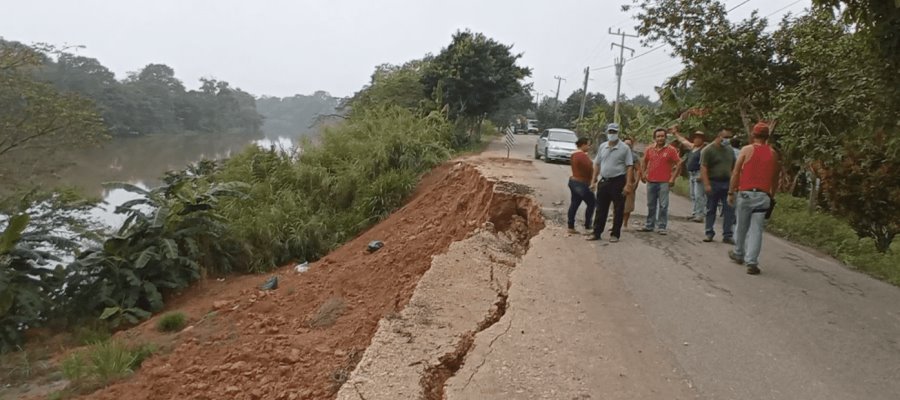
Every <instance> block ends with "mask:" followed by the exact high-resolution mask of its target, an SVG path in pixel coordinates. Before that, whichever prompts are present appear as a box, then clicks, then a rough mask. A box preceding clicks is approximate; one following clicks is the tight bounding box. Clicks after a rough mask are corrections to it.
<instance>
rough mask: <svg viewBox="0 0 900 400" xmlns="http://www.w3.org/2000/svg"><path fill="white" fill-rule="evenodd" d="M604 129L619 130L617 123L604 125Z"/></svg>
mask: <svg viewBox="0 0 900 400" xmlns="http://www.w3.org/2000/svg"><path fill="white" fill-rule="evenodd" d="M606 131H607V132H609V131H616V132H618V131H619V124H616V123H612V124H609V125H606Z"/></svg>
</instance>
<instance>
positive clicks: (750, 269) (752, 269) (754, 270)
mask: <svg viewBox="0 0 900 400" xmlns="http://www.w3.org/2000/svg"><path fill="white" fill-rule="evenodd" d="M760 272H762V271H760V270H759V267H757V266H756V265H753V264H750V265H748V266H747V275H759V273H760Z"/></svg>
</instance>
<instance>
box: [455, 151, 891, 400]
mask: <svg viewBox="0 0 900 400" xmlns="http://www.w3.org/2000/svg"><path fill="white" fill-rule="evenodd" d="M516 138H517V144H516V145H515V146H514V148H513V149H512V151H511V155H512V157H513V158H520V159H532V157H533V149H534V142H535V140H536V137H535V136H517V137H516ZM489 154H494V155H496V156H501V155H502V156H505V155H506V150H505V148H503V147H502V145H501V144H500V143H495V144H493V145H492V147H491V149H490V151H489ZM569 174H570V169H569V166H568V165H564V164H546V163H544V162H543V161H535V162H534V163H533V164H532V166H531V167H530V168H521V167H519V170H518V171H498V172H497V176H499V177H504V178H505V179H509V180H514V181H519V182H521V183H525V184H528V185H530V186H532V187H534V188H535V189H536V194H535V196H536V197H537V198H538V199H539V200H540V201H541V203H542V204H543V207H544V213H545V215H547V216H548V217H549V218H548V219H550V220H551V224H550V226H549V227H548V228H547V229H545V231H544V232H542V233H541V234H540V235H539V236H537V237H536V238H535V239H534V245H533V248H532V250H531V251H530V252H529V253H528V255H526V257H525V259H524V260H523V262H522V264H521V265H520V266H519V267H518V268H517V270H516V271H515V272H514V273H513V276H512V288H511V289H510V298H509V303H510V306H509V311H508V312H507V314H506V315H505V316H504V317H503V319H501V320H500V322H498V323H497V324H496V325H495V326H494V327H492V328H491V329H488V330H486V331H484V332H482V334H480V335H479V337H478V338H476V350H475V352H474V354H473V355H472V356H471V357H472V360H473V361H471V362H470V361H467V362H466V365H464V366H463V368H462V369H461V370H460V371H459V372H458V373H457V376H456V377H454V378H453V379H451V380H450V381H449V382H448V398H451V399H453V398H567V399H572V398H593V399H600V398H602V399H609V398H623V399H624V398H634V399H650V398H654V399H655V398H659V399H672V398H704V399H748V400H749V399H786V400H788V399H790V400H795V399H816V400H830V399H835V400H846V399H872V400H874V399H885V400H888V399H891V400H896V399H900V288H897V287H893V286H891V285H888V284H885V283H883V282H880V281H878V280H875V279H873V278H870V277H869V276H867V275H864V274H862V273H858V272H856V271H853V270H852V269H851V268H849V267H847V266H845V265H842V264H841V263H839V262H837V261H835V260H833V259H831V258H829V257H826V256H824V255H821V254H818V253H816V252H815V251H812V250H809V249H806V248H803V247H801V246H797V245H794V244H792V243H789V242H787V241H785V240H781V239H779V238H777V237H775V236H772V235H768V234H767V235H766V236H765V238H764V242H763V253H762V255H761V258H760V267H761V268H762V270H763V273H762V274H761V275H759V276H750V275H747V274H745V272H744V268H743V267H741V266H738V265H735V264H732V263H731V262H730V261H729V260H728V258H727V256H726V252H727V250H728V249H729V248H730V247H729V246H728V245H726V244H723V243H721V242H714V243H703V242H702V241H701V239H702V238H703V226H702V224H698V223H692V222H687V221H686V220H685V216H687V215H689V214H690V211H689V210H690V203H689V201H688V200H687V199H685V198H682V197H679V196H676V195H674V194H673V195H672V197H671V200H670V222H669V235H668V236H661V235H658V234H656V233H639V232H636V231H635V228H636V226H635V225H632V226H630V227H629V229H628V230H626V231H625V232H624V233H623V237H622V241H621V242H619V243H612V244H611V243H607V242H602V243H596V242H594V243H589V242H585V241H583V240H582V239H581V238H579V237H568V235H565V234H564V233H563V232H564V231H563V226H561V225H562V224H563V223H564V215H565V210H566V208H567V207H568V197H569V194H568V189H567V187H566V182H567V178H568V176H569ZM644 193H645V187H644V186H643V185H641V186H640V187H639V189H638V198H637V207H636V208H637V209H636V214H637V215H633V216H632V221H643V218H644V216H645V215H646V213H647V208H646V202H645V197H644ZM776 212H777V210H776ZM553 221H555V224H554V223H552V222H553ZM717 231H721V222H720V224H719V227H717ZM717 240H720V238H718V237H717ZM520 332H521V333H520ZM504 371H505V372H504ZM562 380H567V382H562ZM568 381H571V382H568ZM536 382H540V383H539V384H538V383H536ZM572 382H575V383H572ZM673 383H675V384H676V385H675V386H673Z"/></svg>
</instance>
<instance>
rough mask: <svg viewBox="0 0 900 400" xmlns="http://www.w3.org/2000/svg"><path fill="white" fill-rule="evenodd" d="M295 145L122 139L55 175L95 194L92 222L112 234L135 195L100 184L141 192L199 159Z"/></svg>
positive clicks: (201, 139)
mask: <svg viewBox="0 0 900 400" xmlns="http://www.w3.org/2000/svg"><path fill="white" fill-rule="evenodd" d="M296 144H297V141H296V140H295V139H292V138H288V137H278V138H275V139H268V138H264V139H256V140H254V139H253V138H248V137H246V136H244V137H233V138H229V137H215V138H210V137H204V136H192V137H174V136H170V137H147V138H135V139H124V140H122V141H117V142H113V143H110V144H108V145H107V146H104V148H103V149H92V151H90V152H88V154H84V155H79V159H80V160H82V161H83V163H80V164H77V165H73V166H72V167H71V168H69V169H67V170H66V171H64V172H63V173H61V174H59V177H60V179H61V180H64V181H65V184H67V185H69V186H75V187H78V188H80V189H82V190H84V191H85V193H86V194H91V193H96V194H98V195H99V196H100V197H102V199H103V203H102V204H100V205H99V206H97V207H96V208H94V209H93V210H91V212H90V215H91V217H93V218H95V219H96V220H97V221H99V222H102V223H104V224H105V225H106V226H109V227H111V228H112V229H118V228H119V227H120V226H121V225H122V223H123V222H125V218H126V216H124V215H118V214H115V209H116V207H118V206H120V205H122V204H123V203H125V202H126V201H129V200H134V199H136V198H138V197H139V196H138V195H137V194H135V193H131V192H128V191H125V190H122V189H111V190H107V189H104V188H103V187H102V184H103V183H104V182H128V183H131V184H134V185H136V186H138V187H140V188H142V189H150V188H151V187H153V186H156V185H158V184H159V183H160V181H159V178H160V177H161V176H162V175H163V174H164V173H165V171H168V170H173V169H181V168H184V167H185V166H186V165H187V164H189V163H192V162H195V161H199V160H201V159H221V158H227V157H229V156H231V155H232V154H233V153H236V152H238V151H241V150H242V149H244V148H245V147H246V146H249V145H256V146H259V147H262V148H265V149H269V148H272V147H274V148H275V149H279V150H285V151H291V150H292V149H293V148H294V147H295V146H296Z"/></svg>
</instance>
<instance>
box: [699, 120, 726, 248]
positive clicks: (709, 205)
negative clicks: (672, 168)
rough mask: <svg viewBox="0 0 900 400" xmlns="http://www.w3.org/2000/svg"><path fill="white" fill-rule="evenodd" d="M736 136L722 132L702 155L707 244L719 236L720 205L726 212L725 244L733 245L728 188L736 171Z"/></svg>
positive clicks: (724, 130) (723, 223)
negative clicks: (733, 171) (717, 213)
mask: <svg viewBox="0 0 900 400" xmlns="http://www.w3.org/2000/svg"><path fill="white" fill-rule="evenodd" d="M732 136H734V134H733V133H732V132H731V131H730V130H728V129H722V130H721V131H720V132H719V135H718V136H716V140H714V141H713V142H712V143H710V144H709V146H706V148H704V149H703V151H702V152H701V153H700V177H701V178H702V179H703V186H704V187H705V190H706V238H704V239H703V241H704V242H712V241H713V238H714V237H715V236H716V229H715V227H716V211H717V210H718V208H719V204H720V203H721V204H722V208H723V209H724V214H725V215H724V221H722V242H723V243H728V244H734V239H733V236H734V208H733V207H732V206H731V205H730V204H728V185H729V183H730V182H731V170H732V169H733V168H734V161H735V157H734V150H732V149H731V143H730V142H731V137H732Z"/></svg>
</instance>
